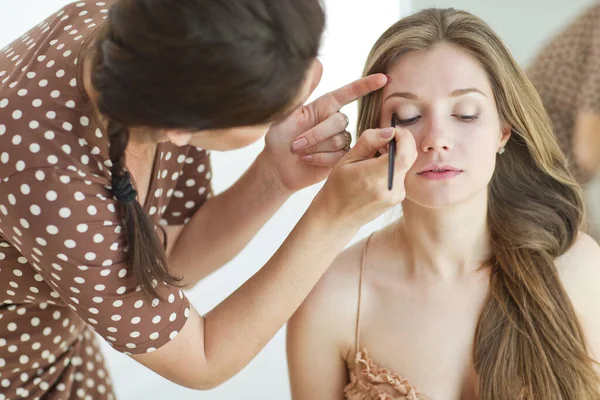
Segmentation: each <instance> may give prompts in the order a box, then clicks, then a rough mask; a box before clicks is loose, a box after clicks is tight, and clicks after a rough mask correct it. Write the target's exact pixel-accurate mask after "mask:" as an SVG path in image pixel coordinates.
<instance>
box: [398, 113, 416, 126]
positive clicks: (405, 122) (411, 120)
mask: <svg viewBox="0 0 600 400" xmlns="http://www.w3.org/2000/svg"><path fill="white" fill-rule="evenodd" d="M419 118H421V116H420V115H417V116H416V117H413V118H409V119H399V120H398V123H399V124H400V126H406V125H410V124H412V123H414V122H416V121H417V120H418V119H419Z"/></svg>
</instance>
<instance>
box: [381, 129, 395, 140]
mask: <svg viewBox="0 0 600 400" xmlns="http://www.w3.org/2000/svg"><path fill="white" fill-rule="evenodd" d="M394 131H395V129H394V128H385V129H383V130H382V131H381V133H380V135H381V137H382V138H384V139H389V138H391V137H392V135H393V134H394Z"/></svg>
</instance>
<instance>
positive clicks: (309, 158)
mask: <svg viewBox="0 0 600 400" xmlns="http://www.w3.org/2000/svg"><path fill="white" fill-rule="evenodd" d="M314 159H315V158H314V157H313V156H302V160H303V161H306V162H312V160H314Z"/></svg>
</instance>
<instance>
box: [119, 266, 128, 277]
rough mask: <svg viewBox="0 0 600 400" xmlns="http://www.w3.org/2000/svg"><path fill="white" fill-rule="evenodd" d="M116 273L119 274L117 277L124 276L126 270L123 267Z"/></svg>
mask: <svg viewBox="0 0 600 400" xmlns="http://www.w3.org/2000/svg"><path fill="white" fill-rule="evenodd" d="M118 275H119V278H124V277H125V275H127V270H126V269H125V268H123V269H121V270H120V271H119V274H118Z"/></svg>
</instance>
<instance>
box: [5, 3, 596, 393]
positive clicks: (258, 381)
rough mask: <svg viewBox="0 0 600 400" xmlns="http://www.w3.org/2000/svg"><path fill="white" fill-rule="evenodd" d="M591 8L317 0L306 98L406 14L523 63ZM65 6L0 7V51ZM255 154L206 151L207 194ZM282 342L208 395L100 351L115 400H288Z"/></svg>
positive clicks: (355, 65) (287, 212)
mask: <svg viewBox="0 0 600 400" xmlns="http://www.w3.org/2000/svg"><path fill="white" fill-rule="evenodd" d="M591 2H592V1H591V0H569V1H568V2H567V1H564V0H526V1H523V0H503V1H491V0H455V1H450V0H444V1H433V0H412V1H411V0H368V1H365V0H356V1H355V0H325V5H326V9H327V17H328V19H327V30H326V34H325V40H324V43H323V47H322V49H321V52H320V57H319V58H320V60H321V61H322V62H323V65H324V74H323V79H322V81H321V84H320V86H319V87H318V88H317V90H316V92H315V95H314V96H313V98H314V97H315V96H319V95H321V94H324V93H326V92H328V91H330V90H333V89H335V88H337V87H339V86H342V85H344V84H346V83H348V82H350V81H352V80H354V79H357V78H358V77H359V76H360V74H361V72H362V68H363V64H364V61H365V59H366V56H367V54H368V52H369V50H370V48H371V46H372V45H373V43H374V42H375V40H376V39H377V37H378V36H379V35H380V34H381V33H382V32H383V31H384V30H385V29H387V27H388V26H390V25H391V24H392V23H394V22H395V21H396V20H397V19H398V18H399V17H400V16H402V15H405V14H406V13H408V12H409V11H410V10H411V9H412V10H418V9H420V8H424V7H429V6H434V5H437V6H438V7H454V8H462V9H466V10H468V11H471V12H473V13H475V14H476V15H478V16H480V17H482V18H483V19H484V20H485V21H487V22H488V23H489V24H490V25H492V27H493V28H495V29H496V30H497V32H498V33H499V34H500V35H501V36H502V37H503V38H504V39H505V41H506V42H507V43H508V45H509V47H510V48H511V50H512V51H513V52H514V54H515V55H516V56H517V59H518V60H519V61H520V62H521V63H527V62H528V61H529V60H530V59H531V56H532V54H534V51H535V50H537V49H538V48H539V47H540V46H541V44H542V43H543V41H544V40H545V38H546V37H547V36H548V35H550V34H551V33H552V32H554V31H555V30H556V29H558V27H559V26H561V25H562V24H564V23H565V22H566V21H567V20H568V19H570V18H572V17H573V16H574V15H575V14H576V13H578V12H579V11H580V10H581V9H582V7H583V6H585V5H586V4H589V3H591ZM66 3H68V1H66V0H0V10H2V12H1V13H0V48H1V47H4V46H5V45H6V44H8V43H9V42H10V41H12V40H13V39H15V38H16V37H18V36H20V35H21V34H22V33H24V32H25V31H27V30H28V29H29V28H30V27H32V26H34V25H36V24H37V23H39V21H41V20H42V19H44V18H46V17H47V16H48V15H50V14H51V13H52V12H54V11H56V10H57V9H59V8H60V7H61V6H63V5H64V4H66ZM343 111H345V112H346V113H347V114H348V116H349V117H350V127H353V126H354V125H355V123H356V105H355V104H353V105H351V106H349V107H346V108H345V109H344V110H343ZM351 131H352V132H353V130H351ZM353 133H354V132H353ZM261 148H262V144H261V143H258V144H255V145H253V146H251V147H248V148H246V149H242V150H238V151H233V152H229V153H217V152H213V160H212V162H213V171H214V178H213V185H214V189H215V192H217V193H218V192H220V191H223V190H224V189H226V188H227V187H228V186H229V185H231V184H232V183H233V182H234V181H235V180H236V179H237V178H238V177H239V176H240V175H241V174H242V173H243V171H244V170H245V169H246V168H247V167H248V166H249V165H250V163H251V162H252V160H253V159H254V157H255V156H256V154H257V153H258V152H259V151H260V150H261ZM319 188H320V185H318V186H316V187H312V188H309V189H306V190H304V191H302V192H300V193H297V194H296V195H295V196H293V197H292V198H291V199H290V200H289V201H288V202H287V203H286V204H285V205H284V207H283V208H282V209H281V210H280V211H279V212H278V213H277V214H276V215H275V216H274V217H273V218H272V219H271V221H270V222H269V223H268V224H267V225H266V226H265V227H264V228H263V229H262V230H261V231H260V233H259V234H258V235H257V236H256V237H255V238H254V240H253V241H252V242H251V243H250V244H249V246H248V247H247V248H246V249H245V250H244V251H243V252H242V253H241V254H240V255H239V256H238V257H237V258H235V259H234V260H233V261H232V262H230V263H229V264H228V265H226V266H225V267H224V268H222V269H221V270H220V271H219V272H217V273H215V274H213V275H212V276H210V277H209V278H207V279H206V280H204V281H203V282H201V283H200V284H198V286H197V287H196V288H194V289H193V290H191V291H190V292H189V293H188V295H189V297H190V300H191V301H192V302H193V304H194V306H195V307H196V308H197V309H198V310H199V311H200V312H206V311H208V310H210V309H211V308H212V307H214V306H215V305H216V304H218V303H219V302H220V301H221V300H223V299H224V298H226V297H227V296H228V295H229V294H230V293H231V292H232V291H234V290H235V289H236V288H237V287H239V286H240V285H241V284H242V283H243V282H244V281H245V280H246V279H247V278H248V277H250V276H251V275H252V274H253V273H255V272H256V270H257V269H258V268H260V267H261V266H262V265H263V264H264V263H265V262H266V261H267V260H268V259H269V258H270V256H271V255H272V254H273V252H274V251H275V250H276V249H277V247H278V246H279V245H280V244H281V242H282V241H283V240H284V238H285V237H286V235H287V234H288V233H289V231H290V230H291V229H292V227H293V225H294V224H295V222H296V221H297V220H298V219H299V217H300V216H301V215H302V213H303V212H304V210H305V209H306V207H307V206H308V204H309V203H310V201H311V199H312V198H313V196H314V195H315V193H316V192H317V190H318V189H319ZM396 214H397V213H396ZM393 217H394V216H393V215H391V214H389V215H386V216H383V217H381V218H379V219H378V220H376V221H374V222H372V223H371V224H369V225H367V226H366V227H365V228H363V230H362V231H361V232H360V233H359V235H357V237H356V238H355V240H357V239H359V238H361V237H364V236H365V235H367V234H368V233H370V232H371V231H373V230H374V229H378V228H380V227H382V226H383V225H384V224H385V223H386V222H389V221H390V220H391V219H392V218H393ZM200 240H201V239H200ZM284 339H285V332H284V330H282V331H280V332H279V333H278V334H277V336H275V338H274V339H273V340H272V341H271V342H270V343H269V345H268V346H267V347H266V348H265V349H264V350H263V351H262V352H261V353H260V355H259V356H258V357H257V358H256V359H255V360H254V361H253V362H252V363H251V364H250V365H249V366H248V367H247V368H246V369H245V370H244V371H242V372H241V373H240V374H239V375H237V376H236V377H234V378H233V379H231V380H230V381H229V382H227V383H225V384H223V385H222V386H221V387H219V388H217V389H215V390H213V391H210V392H194V391H191V390H187V389H183V388H181V387H178V386H176V385H174V384H172V383H170V382H168V381H166V380H165V379H163V378H161V377H159V376H158V375H156V374H154V373H153V372H151V371H149V370H147V369H145V368H143V367H141V366H140V365H138V364H136V363H135V362H133V361H132V360H130V359H129V358H128V357H126V356H123V355H121V354H119V353H117V352H115V351H114V350H112V349H111V348H109V347H108V346H105V347H104V349H105V354H106V358H107V362H108V364H109V368H110V370H111V375H112V378H113V381H114V383H115V388H116V391H117V397H118V399H120V400H124V399H127V400H129V399H150V400H153V399H166V398H170V399H207V400H211V399H213V400H214V399H289V398H290V394H289V385H288V378H287V366H286V361H285V340H284ZM315 368H318V366H315ZM315 400H317V399H315Z"/></svg>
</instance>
